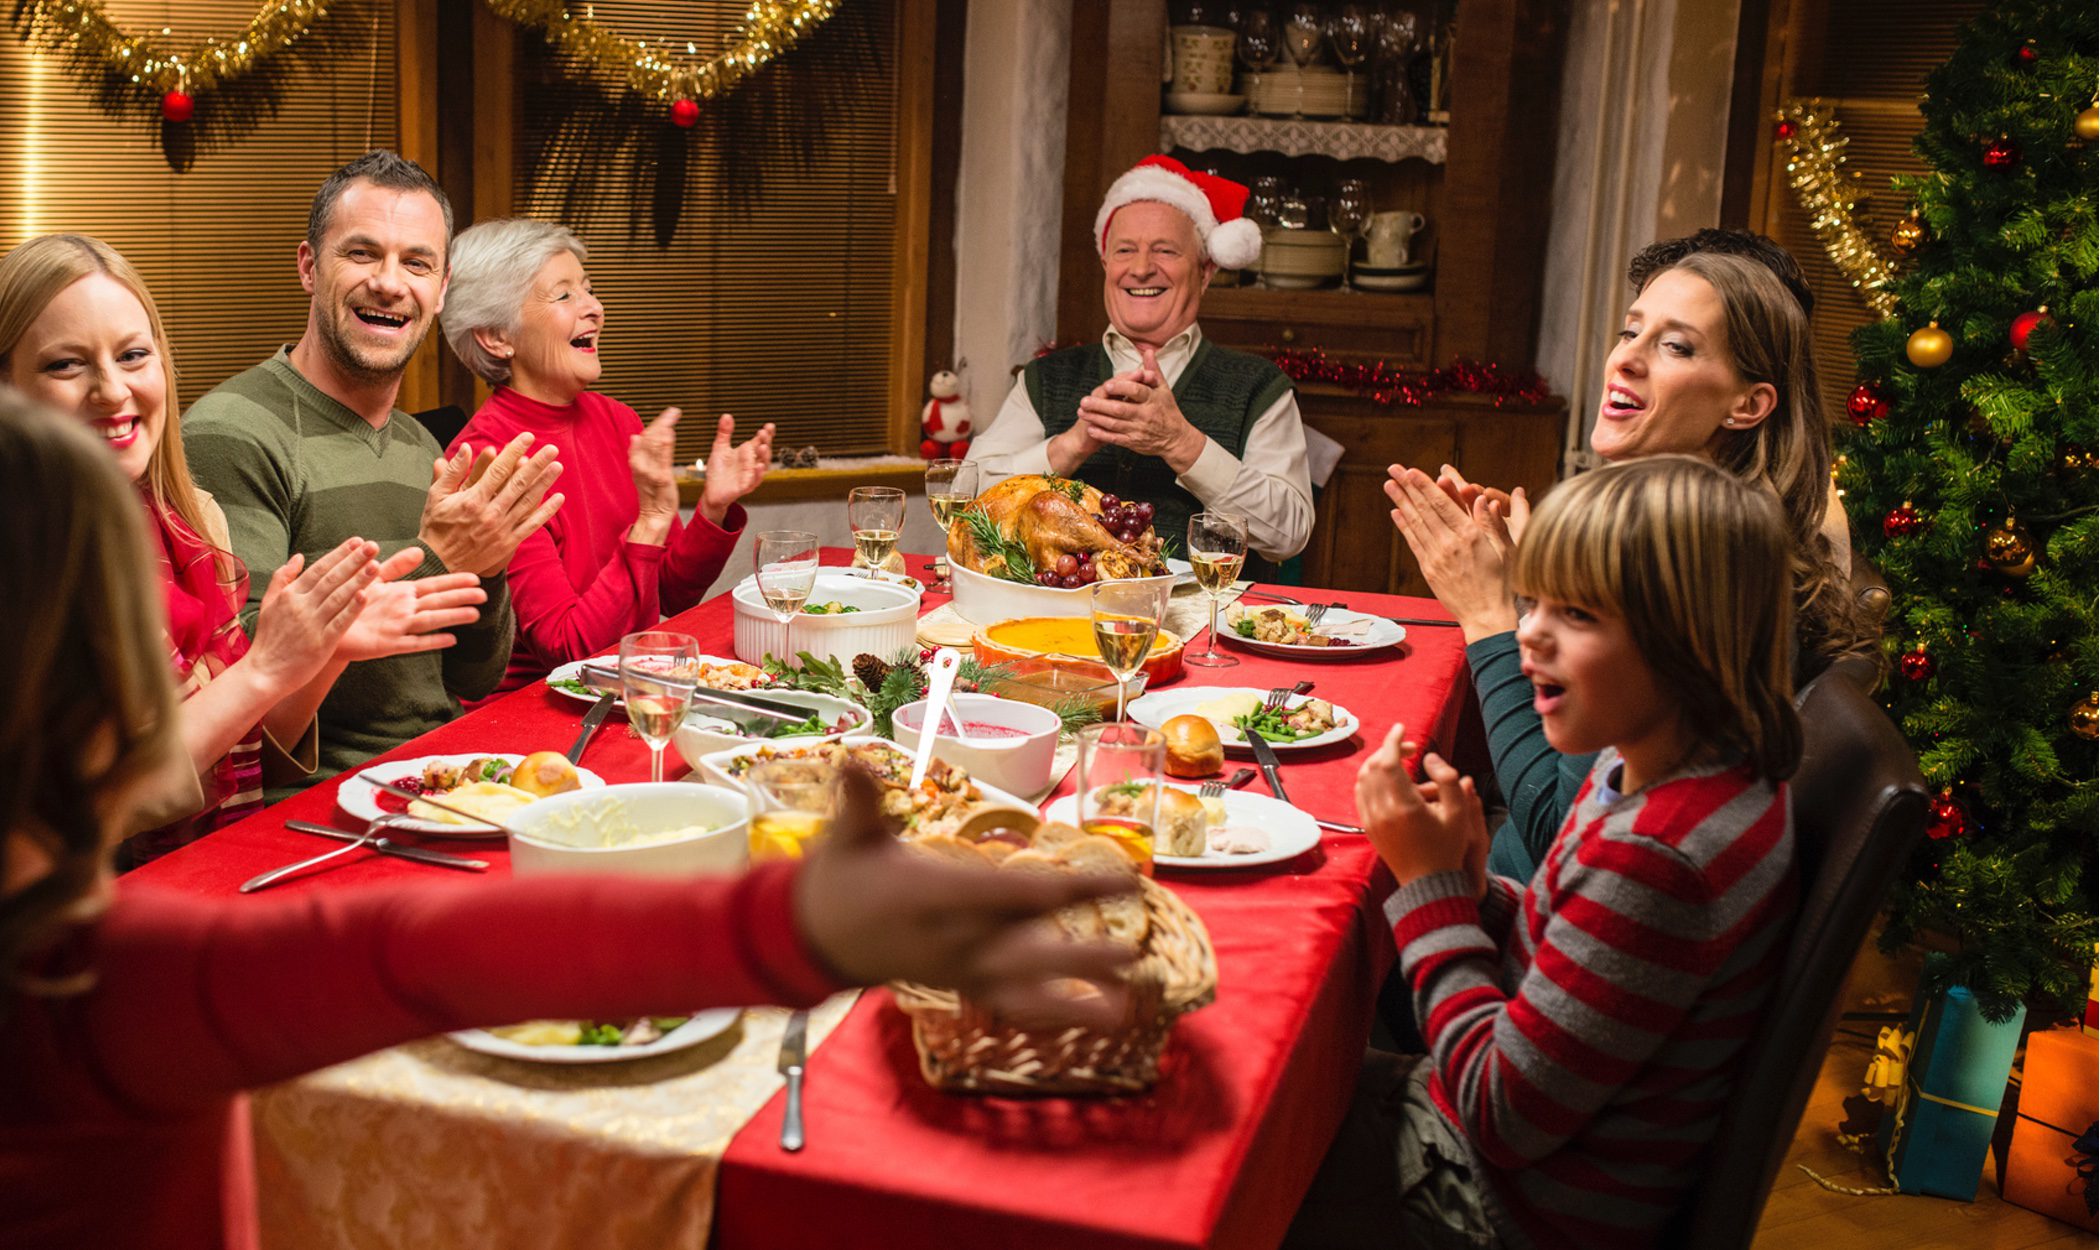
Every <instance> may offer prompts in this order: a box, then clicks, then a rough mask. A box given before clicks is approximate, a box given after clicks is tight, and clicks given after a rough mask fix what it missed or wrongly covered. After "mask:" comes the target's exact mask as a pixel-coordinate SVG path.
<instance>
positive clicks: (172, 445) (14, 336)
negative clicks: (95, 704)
mask: <svg viewBox="0 0 2100 1250" xmlns="http://www.w3.org/2000/svg"><path fill="white" fill-rule="evenodd" d="M98 273H99V274H104V275H107V276H108V277H110V278H112V279H114V280H115V281H116V282H117V284H118V285H119V286H122V287H123V288H124V289H125V290H127V291H129V292H131V293H132V294H133V295H134V296H136V297H138V301H139V304H140V306H141V307H143V308H144V309H145V310H146V324H147V325H149V326H151V327H152V330H153V350H154V352H155V353H156V354H157V355H159V357H160V362H161V376H162V377H163V378H165V379H167V388H168V393H167V395H166V397H165V399H164V400H163V412H164V414H165V416H164V419H163V422H162V425H161V435H160V442H158V443H157V444H155V445H154V448H153V455H152V458H151V459H150V460H148V461H147V462H146V482H145V486H146V496H147V499H148V500H149V501H150V502H151V503H152V504H153V506H154V507H156V508H158V509H159V510H160V511H162V512H165V513H168V514H171V515H173V516H174V517H175V518H176V519H177V520H179V521H181V522H182V523H183V524H184V525H185V526H187V527H188V528H189V531H190V532H191V533H192V534H194V535H196V536H197V537H198V538H199V539H201V540H203V541H204V542H205V543H206V544H207V545H209V544H210V541H211V540H210V539H209V538H208V537H206V535H207V534H208V531H207V530H206V529H205V526H204V506H203V503H202V502H201V501H200V500H199V498H198V495H197V486H196V483H195V482H194V481H192V480H191V479H190V465H189V461H188V460H186V459H185V458H184V457H183V454H182V409H181V405H180V404H178V403H176V396H175V356H174V353H172V352H171V351H169V350H168V331H167V328H166V327H165V326H163V325H162V324H161V320H160V308H159V307H158V306H157V305H155V304H154V302H153V293H152V292H151V291H148V290H147V289H146V280H145V279H144V278H141V277H140V276H139V272H138V270H136V269H133V268H132V267H131V262H130V261H128V260H125V259H124V257H123V255H122V254H121V253H119V252H118V251H117V249H115V248H113V247H111V246H110V245H109V244H107V243H104V242H103V241H102V240H100V239H96V238H91V237H89V236H87V235H84V234H43V235H38V236H37V237H35V238H33V239H28V240H25V241H24V242H23V243H21V244H19V245H18V246H17V247H16V248H15V250H13V251H12V252H9V253H8V254H7V255H6V256H4V257H0V375H4V374H5V373H7V372H8V371H9V370H11V369H12V368H13V366H14V352H15V348H16V346H17V345H19V344H20V343H21V341H22V336H23V335H24V334H27V333H28V332H29V327H30V326H31V325H32V324H34V323H35V321H36V319H37V318H38V317H41V316H43V315H44V309H45V308H47V307H49V306H50V304H51V301H52V300H54V299H57V298H58V293H59V292H61V291H63V290H65V289H66V288H67V287H69V286H72V285H73V284H74V283H75V282H78V281H80V280H81V279H82V278H85V277H89V276H91V275H93V274H98ZM68 415H70V414H68ZM214 554H215V556H216V558H217V559H218V560H219V564H220V572H221V576H222V579H230V578H232V577H235V576H238V575H239V573H240V570H239V568H238V566H237V565H236V564H235V563H234V561H233V557H232V554H231V553H229V552H224V551H216V552H215V553H214Z"/></svg>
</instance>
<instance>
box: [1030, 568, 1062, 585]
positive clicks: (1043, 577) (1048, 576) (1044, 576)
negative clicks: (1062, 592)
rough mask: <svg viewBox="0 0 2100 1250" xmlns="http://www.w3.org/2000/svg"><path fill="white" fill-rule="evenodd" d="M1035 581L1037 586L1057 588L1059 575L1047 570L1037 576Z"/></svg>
mask: <svg viewBox="0 0 2100 1250" xmlns="http://www.w3.org/2000/svg"><path fill="white" fill-rule="evenodd" d="M1035 580H1036V584H1037V585H1040V586H1055V585H1057V574H1055V573H1052V572H1049V571H1047V570H1045V571H1044V572H1041V573H1038V574H1036V575H1035Z"/></svg>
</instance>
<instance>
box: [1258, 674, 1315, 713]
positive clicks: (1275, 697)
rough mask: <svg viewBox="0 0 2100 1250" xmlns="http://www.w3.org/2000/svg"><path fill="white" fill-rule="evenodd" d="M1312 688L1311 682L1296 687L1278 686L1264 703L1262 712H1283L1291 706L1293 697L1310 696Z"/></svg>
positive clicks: (1271, 691) (1300, 683) (1301, 683)
mask: <svg viewBox="0 0 2100 1250" xmlns="http://www.w3.org/2000/svg"><path fill="white" fill-rule="evenodd" d="M1312 688H1313V684H1312V683H1311V682H1309V681H1301V682H1299V683H1298V684H1297V685H1295V686H1277V687H1275V688H1274V689H1272V690H1270V691H1269V697H1268V698H1267V699H1264V700H1263V701H1262V705H1261V710H1262V711H1264V712H1281V711H1282V710H1283V709H1284V708H1286V707H1288V706H1289V705H1290V702H1291V699H1292V698H1293V697H1295V696H1297V695H1301V694H1309V693H1311V692H1312Z"/></svg>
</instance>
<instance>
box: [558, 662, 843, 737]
mask: <svg viewBox="0 0 2100 1250" xmlns="http://www.w3.org/2000/svg"><path fill="white" fill-rule="evenodd" d="M583 681H584V684H586V685H588V686H589V687H590V688H591V689H593V690H597V691H600V692H611V693H618V692H619V691H620V690H621V685H620V674H619V673H618V672H617V671H616V670H614V669H610V668H606V667H604V666H603V665H598V664H586V665H584V666H583ZM693 702H695V703H705V704H707V705H708V706H709V708H710V711H709V712H708V715H710V716H719V717H720V718H722V719H723V720H726V721H729V722H730V723H731V724H734V725H735V726H736V727H737V728H739V729H742V730H745V731H746V732H758V733H763V732H764V731H765V730H767V729H770V728H772V726H773V725H774V724H791V725H792V724H797V723H799V722H802V721H806V720H808V719H809V718H810V716H811V715H813V713H812V711H811V710H810V709H809V708H806V707H802V706H800V705H798V704H793V703H782V702H780V701H779V700H777V699H766V698H761V697H760V696H758V695H754V694H745V693H744V692H743V691H740V690H739V691H728V690H714V689H710V688H709V687H706V686H696V687H695V688H694V689H693Z"/></svg>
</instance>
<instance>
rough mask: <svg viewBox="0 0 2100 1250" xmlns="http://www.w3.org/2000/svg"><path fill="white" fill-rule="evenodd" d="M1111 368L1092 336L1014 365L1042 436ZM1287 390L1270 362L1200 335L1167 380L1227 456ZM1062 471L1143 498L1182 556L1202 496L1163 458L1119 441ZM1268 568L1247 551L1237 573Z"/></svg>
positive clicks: (1059, 428) (1065, 425) (1062, 423)
mask: <svg viewBox="0 0 2100 1250" xmlns="http://www.w3.org/2000/svg"><path fill="white" fill-rule="evenodd" d="M1114 375H1115V366H1114V365H1112V364H1111V363H1109V358H1108V349H1107V348H1105V347H1103V346H1102V345H1101V344H1099V343H1094V344H1091V345H1089V346H1086V347H1068V348H1066V349H1064V350H1063V351H1057V352H1052V353H1050V354H1049V355H1047V356H1042V357H1038V358H1037V359H1035V360H1033V361H1030V362H1029V364H1028V366H1027V368H1025V369H1023V370H1022V372H1021V377H1022V379H1023V381H1025V382H1026V383H1027V386H1028V400H1029V402H1030V403H1032V404H1034V405H1035V411H1036V415H1037V416H1038V417H1040V418H1041V419H1042V422H1043V433H1044V435H1045V436H1046V437H1050V438H1055V437H1056V436H1057V435H1059V434H1062V433H1064V432H1065V431H1066V430H1069V429H1071V428H1072V427H1073V426H1074V425H1075V424H1077V423H1078V421H1079V401H1080V400H1082V399H1084V398H1086V396H1087V395H1088V394H1090V393H1091V392H1092V391H1093V389H1094V388H1095V387H1097V386H1099V385H1101V384H1102V383H1103V382H1106V381H1107V380H1108V379H1109V378H1111V377H1113V376H1114ZM1290 389H1291V380H1290V378H1289V377H1287V376H1285V374H1284V372H1283V370H1281V369H1278V368H1277V367H1276V366H1275V365H1273V364H1270V363H1269V362H1268V361H1266V360H1263V359H1262V358H1261V357H1259V356H1250V355H1247V354H1246V353H1245V352H1236V351H1233V350H1232V349H1231V348H1227V347H1219V346H1217V345H1215V344H1213V343H1212V342H1211V341H1210V340H1209V339H1205V340H1203V342H1202V343H1201V344H1199V345H1198V346H1197V348H1196V354H1195V356H1194V357H1193V358H1192V359H1191V360H1190V361H1189V363H1188V367H1187V368H1185V369H1183V370H1182V371H1181V380H1180V381H1179V382H1177V383H1175V384H1174V401H1175V402H1176V403H1177V404H1179V405H1180V406H1181V415H1182V416H1184V417H1186V418H1188V421H1189V424H1190V425H1193V426H1195V427H1196V428H1197V429H1198V430H1201V431H1202V432H1203V433H1204V434H1205V435H1206V436H1208V437H1209V438H1210V439H1212V440H1213V441H1215V442H1216V443H1217V444H1218V446H1220V447H1223V448H1224V449H1225V450H1226V451H1229V452H1231V453H1232V454H1233V455H1234V456H1240V457H1244V456H1245V455H1246V447H1247V434H1248V432H1249V431H1251V430H1252V429H1253V428H1254V423H1255V422H1256V421H1257V420H1259V419H1260V418H1261V414H1263V413H1264V412H1267V411H1268V410H1269V409H1270V408H1271V407H1272V406H1273V405H1274V404H1275V403H1276V401H1277V400H1279V399H1281V398H1283V396H1284V394H1285V393H1286V392H1288V391H1289V390H1290ZM1070 476H1072V477H1076V478H1079V479H1080V480H1082V481H1084V482H1085V483H1086V484H1087V485H1089V486H1092V487H1095V488H1096V489H1098V490H1101V491H1103V492H1105V493H1107V494H1111V495H1116V496H1119V497H1121V498H1123V499H1126V500H1129V501H1131V502H1133V503H1136V502H1140V501H1142V502H1145V503H1149V504H1151V505H1152V528H1153V530H1154V531H1155V532H1157V533H1158V534H1159V535H1160V537H1162V538H1165V539H1168V540H1169V541H1170V543H1171V545H1172V549H1173V550H1174V551H1175V552H1176V553H1178V554H1180V555H1182V556H1184V557H1186V556H1187V554H1188V552H1187V547H1188V531H1189V518H1190V517H1192V516H1194V515H1195V514H1197V513H1198V512H1201V511H1203V501H1202V500H1200V499H1198V498H1196V497H1195V496H1194V495H1192V494H1190V493H1189V492H1188V491H1187V490H1184V489H1183V488H1182V486H1181V484H1180V483H1178V482H1176V481H1175V480H1174V470H1172V469H1170V468H1168V467H1167V462H1166V461H1164V460H1161V459H1160V458H1159V457H1157V456H1141V455H1138V454H1137V453H1136V452H1133V451H1129V450H1127V449H1125V448H1122V447H1103V448H1102V449H1101V450H1099V451H1097V452H1095V453H1094V454H1093V455H1091V456H1089V457H1087V458H1086V460H1085V461H1084V462H1082V463H1081V464H1080V465H1079V466H1078V467H1077V468H1075V469H1073V470H1072V472H1071V474H1070ZM1273 571H1274V566H1273V565H1270V564H1269V563H1268V562H1267V561H1264V560H1261V559H1260V558H1259V557H1257V556H1256V555H1255V554H1254V553H1253V552H1251V551H1250V552H1248V553H1247V572H1246V573H1245V574H1243V576H1249V577H1267V576H1273Z"/></svg>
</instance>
